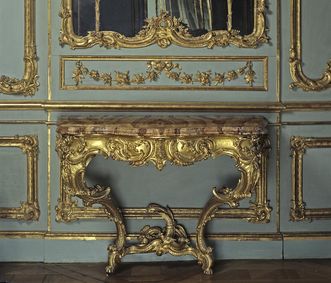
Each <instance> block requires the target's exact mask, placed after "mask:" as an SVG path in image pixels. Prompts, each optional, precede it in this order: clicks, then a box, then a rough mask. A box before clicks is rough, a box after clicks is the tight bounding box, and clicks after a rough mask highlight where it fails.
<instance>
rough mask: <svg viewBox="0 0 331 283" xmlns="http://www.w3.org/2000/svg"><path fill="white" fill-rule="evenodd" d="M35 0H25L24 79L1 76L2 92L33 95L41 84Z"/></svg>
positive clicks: (0, 90)
mask: <svg viewBox="0 0 331 283" xmlns="http://www.w3.org/2000/svg"><path fill="white" fill-rule="evenodd" d="M35 4H36V3H35V0H24V74H23V78H22V79H17V78H10V77H8V76H4V75H3V76H1V77H0V93H3V94H6V95H24V96H33V95H34V94H35V93H36V91H37V89H38V86H39V83H38V66H37V55H36V54H37V51H36V31H35Z"/></svg>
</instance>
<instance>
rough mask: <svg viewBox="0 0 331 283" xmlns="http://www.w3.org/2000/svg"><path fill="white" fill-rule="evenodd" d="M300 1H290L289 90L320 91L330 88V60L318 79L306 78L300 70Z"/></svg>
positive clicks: (301, 69)
mask: <svg viewBox="0 0 331 283" xmlns="http://www.w3.org/2000/svg"><path fill="white" fill-rule="evenodd" d="M301 20H302V15H301V0H291V48H290V59H289V64H290V73H291V77H292V80H293V82H292V83H291V84H290V88H291V89H296V88H301V89H302V90H304V91H322V90H325V89H328V88H330V87H331V59H330V60H329V62H328V63H327V68H326V70H325V72H324V73H323V74H322V76H321V77H320V78H318V79H311V78H308V77H307V76H306V75H305V74H304V72H303V68H302V60H303V59H302V38H301V35H302V34H301V33H302V30H301Z"/></svg>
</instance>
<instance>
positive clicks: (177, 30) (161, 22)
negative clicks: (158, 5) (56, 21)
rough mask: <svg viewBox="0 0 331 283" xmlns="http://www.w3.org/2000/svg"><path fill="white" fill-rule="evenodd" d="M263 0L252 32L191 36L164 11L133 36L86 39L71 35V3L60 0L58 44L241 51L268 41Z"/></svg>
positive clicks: (95, 35) (258, 0)
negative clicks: (229, 49) (237, 49)
mask: <svg viewBox="0 0 331 283" xmlns="http://www.w3.org/2000/svg"><path fill="white" fill-rule="evenodd" d="M265 10H266V5H265V0H255V11H254V18H255V20H254V30H253V32H252V33H251V34H249V35H245V36H240V35H239V34H238V32H236V31H235V30H230V31H228V30H222V31H210V32H208V33H206V34H205V35H202V36H198V37H192V36H191V35H190V34H189V32H188V29H187V28H186V26H185V25H183V24H182V23H181V22H180V20H179V19H177V18H175V17H171V16H170V15H169V14H168V13H166V12H163V13H161V15H160V16H158V17H153V18H149V19H147V20H146V25H145V26H144V27H143V28H142V30H141V31H140V32H139V33H138V34H137V35H136V36H135V37H125V36H123V35H121V34H119V33H116V32H112V31H104V32H103V31H93V32H89V34H88V35H87V36H78V35H76V34H75V33H74V29H73V23H72V0H62V7H61V11H60V13H59V16H60V17H61V18H62V27H61V32H60V38H59V41H60V44H61V45H62V46H63V45H68V46H69V47H70V48H71V49H80V48H90V47H93V46H95V45H99V46H100V47H105V48H141V47H146V46H149V45H152V44H157V45H158V46H160V47H161V48H166V47H168V46H169V45H171V44H175V45H178V46H182V47H192V48H203V47H207V48H213V47H215V46H219V47H226V46H229V45H233V46H236V47H242V48H257V47H258V46H260V45H261V44H262V43H266V42H268V41H269V37H268V36H267V34H266V33H267V29H266V20H265Z"/></svg>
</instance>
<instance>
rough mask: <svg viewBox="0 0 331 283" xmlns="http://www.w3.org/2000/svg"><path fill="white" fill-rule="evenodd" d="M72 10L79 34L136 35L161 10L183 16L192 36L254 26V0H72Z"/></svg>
mask: <svg viewBox="0 0 331 283" xmlns="http://www.w3.org/2000/svg"><path fill="white" fill-rule="evenodd" d="M149 2H151V1H149ZM153 2H154V1H153ZM150 6H151V7H150ZM153 8H155V11H153V10H154V9H153ZM72 10H73V26H74V31H75V33H76V34H77V35H80V36H86V35H87V34H88V32H89V31H115V32H118V33H120V34H123V35H125V36H126V37H134V36H135V35H137V34H138V32H139V31H140V30H141V29H142V27H143V26H144V23H145V20H146V19H147V18H148V17H153V16H155V15H157V16H160V15H161V13H162V11H167V12H168V13H169V14H170V15H171V16H172V17H176V18H178V19H180V20H181V22H182V23H183V24H184V25H186V26H187V27H188V29H189V32H190V33H191V34H192V35H193V36H200V35H203V34H205V33H207V32H209V31H215V30H229V29H235V30H238V31H239V33H240V34H241V35H247V34H250V33H252V32H253V28H254V0H245V1H243V0H239V1H238V0H230V1H229V0H155V3H153V4H152V5H151V3H149V5H148V3H147V0H121V1H118V0H73V3H72ZM148 12H150V14H151V15H148ZM153 12H154V13H153Z"/></svg>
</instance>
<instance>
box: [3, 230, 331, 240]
mask: <svg viewBox="0 0 331 283" xmlns="http://www.w3.org/2000/svg"><path fill="white" fill-rule="evenodd" d="M195 236H196V235H195V234H189V237H191V238H194V237H195ZM116 237H117V235H116V233H93V232H79V233H71V232H66V233H60V232H39V231H0V239H46V240H63V241H102V240H106V241H109V240H114V239H116ZM137 237H139V233H128V234H127V238H126V239H127V241H134V240H136V239H137ZM205 237H206V238H207V239H209V240H218V241H282V240H286V241H298V240H299V241H301V240H317V241H320V240H331V233H330V232H291V233H263V234H261V233H217V234H206V235H205Z"/></svg>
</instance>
